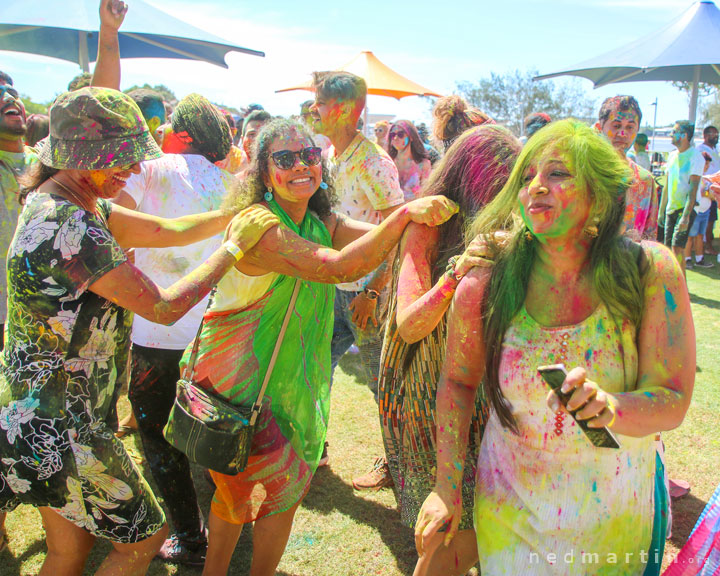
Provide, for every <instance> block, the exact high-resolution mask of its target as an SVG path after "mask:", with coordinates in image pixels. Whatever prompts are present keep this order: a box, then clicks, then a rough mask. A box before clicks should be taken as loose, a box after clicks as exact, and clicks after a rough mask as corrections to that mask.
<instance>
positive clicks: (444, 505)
mask: <svg viewBox="0 0 720 576" xmlns="http://www.w3.org/2000/svg"><path fill="white" fill-rule="evenodd" d="M451 500H454V501H455V504H453V503H452V501H451ZM461 516H462V495H461V492H460V491H457V492H456V493H455V494H453V495H452V497H450V498H448V497H443V496H441V495H440V494H438V493H437V492H436V491H435V490H433V491H432V492H430V495H429V496H428V497H427V498H425V502H423V505H422V508H420V512H419V514H418V517H417V521H416V522H415V548H416V549H417V553H418V556H423V555H424V554H432V553H433V552H434V551H435V549H436V548H437V546H438V545H439V538H436V537H435V536H436V535H438V534H439V533H441V530H442V529H443V528H445V539H444V542H443V544H445V546H447V545H449V544H450V542H451V541H452V539H453V538H454V537H455V534H456V533H457V529H458V525H459V524H460V518H461Z"/></svg>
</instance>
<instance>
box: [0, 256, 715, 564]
mask: <svg viewBox="0 0 720 576" xmlns="http://www.w3.org/2000/svg"><path fill="white" fill-rule="evenodd" d="M719 280H720V274H718V270H717V269H710V270H698V271H695V270H691V271H689V272H688V283H689V287H690V294H691V300H692V307H693V317H694V320H695V328H696V332H697V341H698V346H697V348H698V360H697V364H698V372H697V378H696V382H695V393H694V396H693V401H692V406H691V407H690V410H689V412H688V414H687V417H686V419H685V422H684V423H683V425H682V426H681V427H680V428H678V429H677V430H673V431H672V432H669V433H667V434H664V438H665V443H666V447H667V460H668V470H669V472H670V475H671V477H674V478H682V479H685V480H688V481H689V482H690V484H691V485H692V491H691V493H690V495H689V496H687V497H686V498H684V499H682V500H680V501H678V502H675V503H674V505H673V514H674V517H675V521H674V529H673V538H672V539H671V540H670V541H668V547H667V550H666V562H667V561H668V560H669V559H670V558H671V557H672V556H673V555H674V554H675V553H676V552H677V550H678V549H679V548H680V547H681V546H682V544H683V543H684V542H685V540H686V539H687V537H688V535H689V533H690V530H692V527H693V526H694V524H695V521H696V520H697V518H698V516H699V515H700V512H701V511H702V509H703V508H704V506H705V503H706V502H707V500H708V499H709V498H710V496H711V494H712V492H713V490H714V489H715V487H716V486H717V484H718V482H720V472H719V471H718V462H720V433H718V424H717V423H718V415H719V414H720V377H718V375H719V374H720V340H719V339H718V336H720V314H719V313H718V312H719V311H720V281H719ZM356 363H357V357H353V356H346V357H345V358H344V359H343V362H342V363H341V370H342V372H341V373H338V374H337V375H336V379H335V385H334V387H333V392H332V415H331V422H330V430H329V437H328V440H329V442H330V447H331V448H330V458H331V459H330V466H329V467H328V468H324V469H321V470H320V471H319V472H318V474H317V476H316V478H315V479H314V481H313V484H312V487H311V489H310V492H309V493H308V495H307V497H306V498H305V501H304V503H303V506H302V507H301V508H300V510H299V511H298V514H297V516H296V521H295V526H294V528H293V533H292V535H291V537H290V541H289V543H288V547H287V551H286V553H285V556H284V557H283V560H282V562H281V563H280V567H279V571H278V574H281V575H286V576H290V575H297V576H344V575H348V576H350V575H352V576H356V575H382V576H401V575H406V574H411V573H412V568H413V566H414V563H415V550H414V544H413V539H412V532H411V531H410V530H409V529H407V528H405V527H403V526H402V525H401V524H400V522H399V519H398V515H397V514H396V512H395V500H394V497H393V494H392V492H391V491H390V490H382V491H380V492H373V493H368V492H363V493H358V492H354V491H353V489H352V485H351V480H352V478H353V476H356V475H358V474H362V473H364V472H366V471H367V470H368V468H369V466H370V465H371V464H372V462H373V459H374V458H375V457H376V456H378V455H380V454H382V442H381V439H380V425H379V422H378V417H377V407H376V404H375V402H374V400H373V398H372V394H371V392H370V391H369V390H368V389H367V387H365V386H363V385H361V384H359V383H358V380H357V378H356V376H355V375H356V374H357V373H358V370H357V368H358V367H357V364H356ZM123 409H124V410H126V409H127V406H126V405H125V406H124V407H123ZM126 445H127V446H128V448H129V449H130V450H132V451H133V452H134V453H135V454H138V455H139V454H140V448H139V439H138V438H137V437H136V436H133V437H130V438H129V439H128V440H127V441H126ZM146 472H147V470H146ZM195 472H197V474H196V484H197V486H198V489H199V492H200V498H201V501H202V505H203V509H205V510H207V508H208V506H209V501H210V496H211V492H210V489H209V487H208V486H207V484H206V482H205V481H204V479H203V478H202V476H201V474H199V472H200V471H199V470H195ZM147 476H148V477H149V474H147ZM7 527H8V531H9V534H10V538H11V541H10V551H9V552H3V553H2V554H0V574H2V575H8V576H10V575H13V576H15V575H17V574H22V575H32V574H37V573H38V571H39V569H40V565H41V564H42V561H43V558H44V555H45V550H46V548H45V543H44V539H43V538H44V534H43V530H42V525H41V523H40V517H39V515H38V513H37V511H36V510H34V509H33V508H31V507H29V506H22V507H20V508H18V509H17V510H15V511H14V512H13V513H11V514H10V515H9V516H8V520H7ZM250 537H251V528H246V530H245V532H244V533H243V535H242V536H241V538H240V543H239V544H238V547H237V550H236V552H235V555H234V557H233V561H232V565H231V569H230V574H233V575H234V574H245V573H247V571H248V569H249V565H250V557H251V540H250ZM108 549H109V546H108V544H107V543H104V542H98V544H97V545H96V547H95V549H94V551H93V553H92V555H91V557H90V560H89V561H88V570H87V573H88V574H92V573H93V572H94V570H95V568H97V566H98V565H99V563H100V562H101V561H102V558H103V557H104V556H105V554H106V553H107V551H108ZM148 574H150V575H152V576H159V575H171V574H174V575H191V574H192V575H194V576H197V575H198V574H199V571H197V570H193V569H187V568H179V567H176V566H173V565H168V564H163V563H161V562H158V561H154V562H153V563H152V564H151V567H150V570H149V572H148Z"/></svg>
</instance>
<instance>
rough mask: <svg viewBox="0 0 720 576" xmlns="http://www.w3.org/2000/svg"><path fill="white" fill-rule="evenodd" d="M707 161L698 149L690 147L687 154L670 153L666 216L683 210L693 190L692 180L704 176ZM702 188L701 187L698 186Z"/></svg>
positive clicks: (675, 151) (686, 151)
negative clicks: (694, 177) (693, 177)
mask: <svg viewBox="0 0 720 576" xmlns="http://www.w3.org/2000/svg"><path fill="white" fill-rule="evenodd" d="M704 169H705V159H704V158H703V157H702V154H700V152H698V150H697V148H693V147H690V148H688V149H687V150H685V152H682V153H680V152H678V151H677V150H674V151H673V152H670V156H669V157H668V162H667V168H666V171H667V186H668V190H667V194H668V201H667V206H666V209H665V214H671V213H672V212H675V211H677V210H683V209H684V208H685V204H686V202H687V199H688V194H689V193H690V190H691V188H692V184H691V183H690V178H691V177H692V176H702V175H703V170H704ZM698 188H700V186H698Z"/></svg>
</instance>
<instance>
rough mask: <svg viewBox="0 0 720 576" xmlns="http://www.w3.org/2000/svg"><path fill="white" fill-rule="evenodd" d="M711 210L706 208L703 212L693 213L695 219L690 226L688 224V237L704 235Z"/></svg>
mask: <svg viewBox="0 0 720 576" xmlns="http://www.w3.org/2000/svg"><path fill="white" fill-rule="evenodd" d="M711 210H712V209H708V210H705V212H696V213H695V221H694V222H693V223H692V226H690V238H692V237H693V236H705V230H706V229H707V225H708V220H710V212H711Z"/></svg>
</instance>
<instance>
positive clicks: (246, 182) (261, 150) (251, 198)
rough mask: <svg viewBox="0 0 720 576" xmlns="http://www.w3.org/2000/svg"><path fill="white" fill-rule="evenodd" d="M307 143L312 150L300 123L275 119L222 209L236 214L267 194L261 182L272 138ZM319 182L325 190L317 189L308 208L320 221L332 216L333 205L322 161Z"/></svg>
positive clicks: (257, 142)
mask: <svg viewBox="0 0 720 576" xmlns="http://www.w3.org/2000/svg"><path fill="white" fill-rule="evenodd" d="M293 132H294V133H296V134H298V135H299V136H301V137H303V138H305V139H307V140H309V141H310V142H311V143H312V145H313V146H315V145H316V144H315V141H314V140H313V137H312V135H311V134H310V131H309V130H308V129H307V128H306V127H305V126H304V125H303V124H301V123H300V122H296V121H294V120H286V119H285V118H277V119H275V120H272V121H270V122H268V123H267V124H265V126H263V128H262V130H261V131H260V134H258V137H257V139H256V140H255V143H254V145H253V158H254V160H253V161H252V164H250V168H249V169H248V172H247V175H246V177H245V178H244V179H243V180H241V181H238V182H237V183H236V184H235V185H234V186H233V187H232V188H231V190H230V193H229V194H228V196H227V198H226V199H225V201H224V202H223V206H224V207H225V208H226V209H231V210H233V211H235V212H239V211H240V210H243V209H245V208H247V207H248V206H252V205H253V204H258V203H260V202H262V201H263V196H264V194H265V192H266V190H267V186H266V185H265V180H266V179H267V178H268V173H269V165H270V146H271V144H272V143H273V142H274V141H275V139H276V138H279V137H281V136H287V135H289V134H292V133H293ZM322 179H323V182H325V184H327V188H326V189H324V190H323V189H322V188H318V189H317V190H316V191H315V194H313V195H312V197H311V198H310V201H309V202H308V208H309V209H310V210H312V211H313V212H314V213H315V214H317V215H318V217H319V218H320V219H326V218H328V217H329V216H330V214H331V212H332V207H333V206H334V205H335V203H336V199H337V198H336V195H335V182H334V180H333V178H332V176H331V175H330V170H329V168H328V166H327V161H326V160H324V159H323V161H322Z"/></svg>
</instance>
